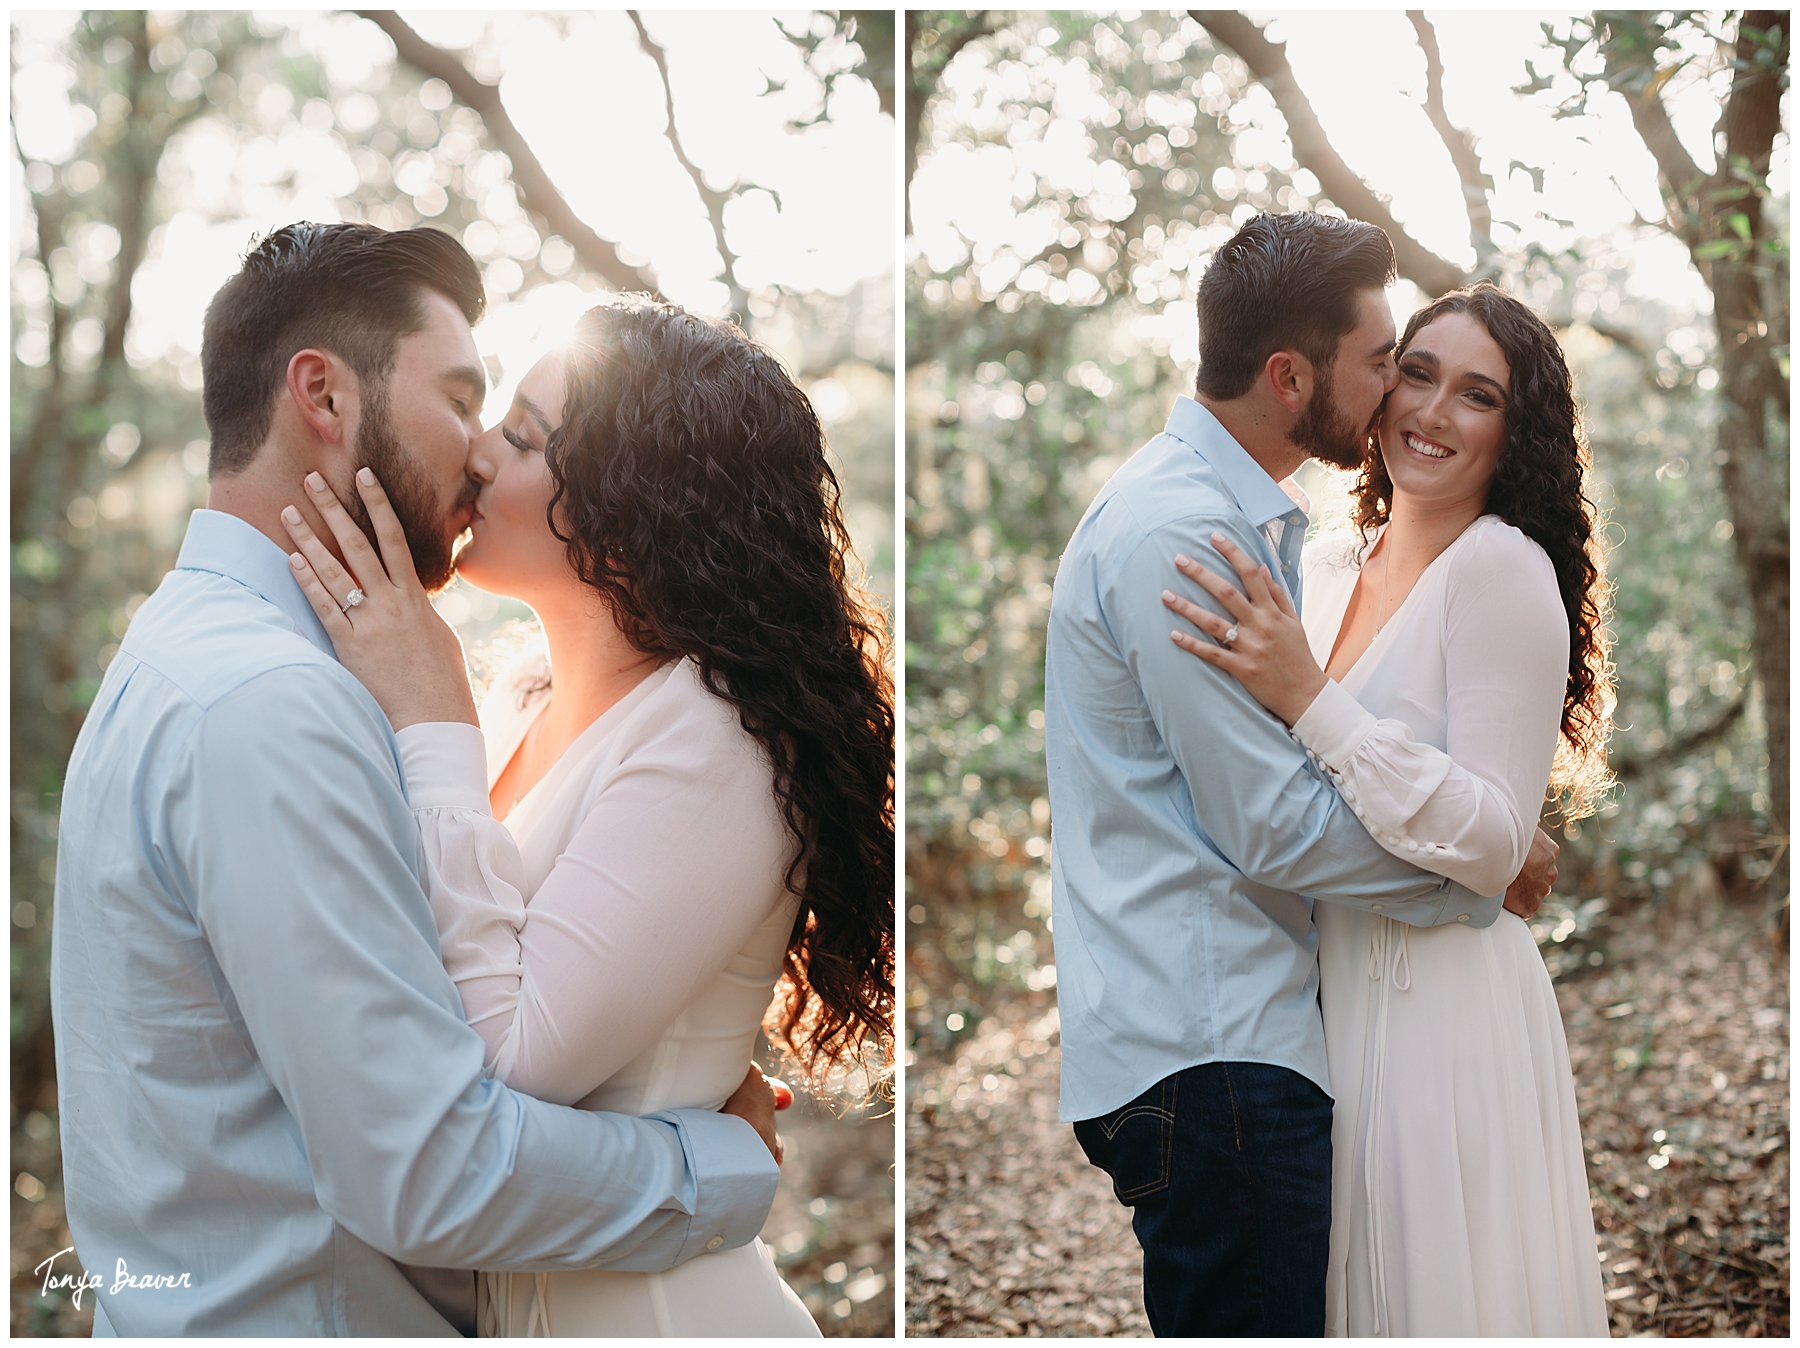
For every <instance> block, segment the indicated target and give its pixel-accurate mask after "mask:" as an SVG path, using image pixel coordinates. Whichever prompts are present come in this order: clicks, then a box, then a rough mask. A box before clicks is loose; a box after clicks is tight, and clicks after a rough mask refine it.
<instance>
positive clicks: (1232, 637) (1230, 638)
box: [1219, 623, 1238, 646]
mask: <svg viewBox="0 0 1800 1348" xmlns="http://www.w3.org/2000/svg"><path fill="white" fill-rule="evenodd" d="M1237 639H1238V625H1237V624H1236V623H1233V624H1232V625H1231V626H1230V627H1227V628H1226V629H1225V635H1224V636H1222V637H1220V638H1219V644H1220V645H1221V646H1229V645H1230V644H1231V643H1232V642H1234V641H1236V640H1237Z"/></svg>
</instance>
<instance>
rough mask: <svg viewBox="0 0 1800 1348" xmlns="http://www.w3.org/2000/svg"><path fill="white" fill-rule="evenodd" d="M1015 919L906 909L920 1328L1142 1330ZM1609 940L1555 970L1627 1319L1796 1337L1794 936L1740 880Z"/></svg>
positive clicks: (1651, 1330) (909, 1296)
mask: <svg viewBox="0 0 1800 1348" xmlns="http://www.w3.org/2000/svg"><path fill="white" fill-rule="evenodd" d="M925 916H926V914H925V913H924V912H922V911H921V909H920V908H915V909H914V917H915V922H916V921H917V919H918V918H920V917H925ZM1015 921H1016V915H1014V916H1013V918H1012V919H1008V918H1001V917H996V916H994V915H991V914H979V915H973V916H971V915H969V914H967V913H966V912H965V913H964V914H963V915H961V916H960V917H949V918H941V917H939V916H938V915H932V916H930V917H928V918H927V920H926V921H925V922H923V923H920V924H918V925H915V926H913V927H912V928H911V929H910V930H909V935H910V937H911V940H910V941H909V978H908V997H907V1003H908V1013H909V1028H910V1029H911V1031H912V1049H911V1053H910V1055H909V1069H908V1073H907V1120H906V1148H907V1152H906V1155H907V1162H906V1164H907V1170H906V1214H907V1216H906V1221H907V1228H906V1280H907V1293H906V1321H907V1324H906V1330H907V1333H908V1334H911V1335H992V1334H1007V1335H1028V1336H1033V1337H1036V1336H1040V1335H1142V1334H1147V1333H1148V1332H1149V1328H1148V1324H1147V1322H1146V1321H1145V1318H1144V1313H1143V1303H1142V1298H1141V1284H1140V1280H1139V1278H1140V1263H1139V1254H1138V1248H1137V1244H1136V1241H1135V1240H1134V1238H1133V1237H1132V1234H1131V1225H1130V1220H1129V1214H1128V1213H1127V1212H1126V1210H1125V1209H1124V1208H1122V1207H1120V1206H1119V1205H1118V1204H1117V1203H1116V1202H1115V1201H1114V1200H1113V1197H1112V1192H1111V1188H1110V1186H1109V1185H1108V1183H1107V1180H1106V1177H1105V1176H1104V1175H1103V1174H1101V1172H1100V1171H1098V1170H1096V1169H1094V1168H1093V1167H1092V1166H1090V1165H1088V1164H1087V1161H1086V1158H1085V1157H1084V1156H1083V1155H1082V1154H1081V1150H1080V1148H1079V1147H1078V1146H1076V1144H1075V1140H1074V1136H1073V1134H1072V1133H1071V1132H1070V1130H1069V1128H1068V1127H1067V1126H1066V1125H1064V1124H1059V1123H1058V1122H1057V1121H1056V1079H1057V1071H1058V1063H1059V1053H1060V1049H1059V1040H1058V1035H1057V1016H1056V1008H1055V995H1054V993H1053V992H1051V991H1047V990H1046V991H1036V992H1033V991H1031V990H1029V989H1027V988H1025V987H1021V986H1019V985H1018V980H1017V979H1007V978H994V977H993V974H994V966H993V963H992V955H993V952H994V951H995V950H996V949H998V948H1001V947H1002V946H1003V945H1004V944H1005V941H1004V940H1003V937H1004V928H1007V927H1010V926H1012V925H1014V923H1015ZM1026 930H1027V931H1028V930H1029V924H1027V929H1026ZM1021 934H1025V931H1022V932H1021ZM1591 939H1592V942H1593V946H1594V948H1595V949H1597V950H1600V951H1602V952H1603V960H1604V962H1603V964H1602V966H1601V968H1600V969H1599V970H1598V971H1597V972H1593V973H1587V974H1577V975H1575V976H1573V977H1572V978H1570V979H1569V980H1567V981H1565V982H1563V983H1561V984H1559V985H1558V989H1557V991H1558V996H1559V999H1560V1001H1561V1004H1562V1010H1563V1019H1564V1023H1565V1025H1566V1026H1567V1029H1568V1035H1569V1048H1570V1056H1571V1058H1572V1060H1573V1064H1574V1068H1575V1073H1576V1079H1577V1097H1578V1102H1579V1106H1580V1111H1581V1119H1582V1133H1583V1137H1584V1139H1585V1142H1586V1145H1587V1148H1588V1177H1589V1182H1590V1187H1591V1191H1592V1194H1593V1202H1594V1219H1595V1226H1596V1229H1597V1233H1598V1239H1599V1247H1600V1248H1599V1251H1598V1254H1599V1257H1600V1260H1601V1266H1602V1269H1603V1277H1604V1281H1605V1286H1606V1296H1607V1303H1608V1309H1609V1312H1610V1314H1611V1317H1612V1325H1613V1333H1614V1335H1615V1336H1621V1337H1623V1336H1637V1335H1669V1336H1693V1335H1730V1336H1746V1337H1758V1336H1766V1335H1778V1336H1786V1335H1787V1334H1788V1332H1789V1328H1788V1326H1789V1320H1788V1263H1789V1260H1788V1136H1787V1130H1788V1009H1787V1008H1788V980H1787V959H1786V954H1785V951H1782V950H1780V949H1778V948H1776V947H1775V946H1774V945H1773V944H1772V943H1771V940H1770V933H1769V931H1768V929H1767V928H1766V927H1763V926H1761V925H1760V924H1758V923H1757V922H1755V921H1754V920H1752V919H1751V918H1750V917H1748V916H1746V914H1745V912H1744V911H1743V910H1741V909H1739V908H1735V907H1731V906H1727V905H1725V904H1722V903H1721V904H1718V905H1714V906H1712V907H1710V908H1709V909H1708V910H1707V911H1706V912H1705V913H1704V914H1701V915H1694V914H1685V915H1684V914H1677V913H1673V912H1664V913H1662V914H1661V915H1660V916H1656V917H1652V915H1651V913H1650V910H1648V909H1640V910H1638V911H1637V912H1636V913H1633V914H1631V915H1628V916H1625V917H1620V918H1614V919H1612V920H1611V921H1608V922H1605V923H1602V924H1600V925H1598V926H1597V927H1596V929H1595V930H1594V931H1593V932H1592V933H1591ZM1044 944H1045V947H1046V948H1045V950H1044V951H1043V955H1044V957H1045V958H1048V949H1047V942H1045V943H1044ZM1030 945H1031V943H1030V941H1029V939H1028V941H1027V942H1025V943H1019V942H1017V940H1016V938H1014V942H1013V949H1014V950H1015V951H1016V952H1017V953H1015V954H1014V955H1013V956H1012V957H1010V958H1009V960H1008V961H1007V963H1008V964H1015V963H1018V962H1024V960H1026V959H1027V958H1028V957H1029V952H1030ZM978 952H980V953H981V954H982V958H980V959H977V958H976V954H977V953H978ZM980 973H986V974H987V975H988V976H987V977H985V978H982V977H977V974H980ZM1034 981H1039V982H1041V981H1043V980H1042V976H1041V974H1040V975H1039V977H1038V978H1037V979H1036V980H1034Z"/></svg>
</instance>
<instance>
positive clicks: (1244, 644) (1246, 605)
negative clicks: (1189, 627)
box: [1162, 534, 1326, 725]
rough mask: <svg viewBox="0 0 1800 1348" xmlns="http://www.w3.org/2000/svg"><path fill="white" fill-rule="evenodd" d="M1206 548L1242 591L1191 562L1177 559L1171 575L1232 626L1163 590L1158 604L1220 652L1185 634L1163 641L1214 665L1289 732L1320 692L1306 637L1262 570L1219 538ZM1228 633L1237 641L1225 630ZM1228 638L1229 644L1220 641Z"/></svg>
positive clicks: (1284, 596) (1266, 571) (1319, 672)
mask: <svg viewBox="0 0 1800 1348" xmlns="http://www.w3.org/2000/svg"><path fill="white" fill-rule="evenodd" d="M1212 543H1213V546H1214V547H1215V548H1217V549H1218V550H1219V551H1220V553H1222V554H1223V555H1224V558H1225V560H1226V561H1228V562H1230V563H1231V565H1232V567H1233V569H1234V570H1236V572H1237V573H1238V575H1239V577H1240V578H1242V580H1243V582H1244V588H1243V590H1242V591H1240V590H1239V589H1238V587H1237V586H1235V585H1233V584H1232V583H1231V582H1230V581H1228V580H1226V579H1225V578H1224V577H1223V576H1215V575H1214V574H1213V573H1212V572H1210V571H1208V570H1207V569H1206V568H1205V567H1204V566H1201V565H1200V563H1198V562H1196V561H1195V560H1194V559H1193V558H1192V557H1188V556H1185V555H1183V556H1179V557H1177V558H1176V559H1175V567H1176V569H1177V570H1179V571H1180V572H1181V574H1182V575H1184V576H1186V577H1187V578H1188V579H1189V580H1192V581H1195V582H1197V583H1198V584H1199V585H1200V587H1201V588H1202V589H1204V590H1205V591H1206V592H1207V593H1208V594H1210V595H1211V596H1212V597H1213V598H1214V599H1217V600H1218V601H1219V602H1220V603H1221V604H1223V605H1224V606H1225V611H1226V612H1227V613H1229V614H1230V615H1231V619H1232V621H1231V622H1227V621H1226V620H1225V619H1223V618H1221V617H1219V615H1218V614H1216V613H1214V612H1212V611H1211V610H1210V609H1204V608H1201V607H1200V605H1198V604H1196V603H1194V602H1192V601H1191V600H1187V599H1183V598H1182V597H1181V596H1180V595H1178V594H1176V593H1174V592H1173V591H1172V590H1164V591H1163V596H1162V601H1163V603H1164V604H1165V605H1167V606H1168V607H1169V608H1170V609H1172V610H1174V611H1175V612H1176V613H1178V614H1180V615H1181V616H1182V617H1183V618H1186V619H1187V620H1188V621H1189V622H1190V623H1192V624H1193V625H1194V626H1195V627H1198V628H1199V629H1200V630H1201V631H1202V632H1205V633H1206V634H1207V635H1208V636H1210V637H1212V638H1213V639H1214V641H1216V642H1218V643H1219V644H1217V645H1214V644H1213V642H1210V641H1202V640H1201V639H1200V638H1199V637H1196V636H1192V635H1190V634H1189V633H1186V632H1171V633H1170V634H1169V636H1170V637H1171V638H1172V639H1173V640H1174V642H1175V644H1176V645H1177V646H1179V647H1181V649H1182V650H1184V651H1189V652H1191V653H1192V654H1194V655H1197V656H1199V657H1200V658H1201V659H1202V660H1204V661H1206V662H1207V663H1208V664H1209V665H1217V666H1218V667H1219V668H1220V669H1222V670H1224V671H1225V672H1226V673H1227V674H1229V675H1231V676H1232V677H1233V678H1235V679H1236V680H1237V681H1238V682H1239V683H1241V684H1243V685H1244V687H1245V688H1246V689H1248V690H1249V693H1250V696H1251V697H1254V698H1255V699H1256V700H1257V701H1258V702H1260V703H1262V704H1263V706H1265V707H1267V708H1268V709H1269V710H1270V711H1272V712H1274V713H1275V714H1276V715H1277V716H1279V717H1280V718H1281V719H1282V720H1283V721H1285V722H1287V723H1288V724H1289V725H1293V724H1294V722H1295V721H1297V720H1299V719H1300V717H1301V715H1302V714H1303V713H1304V712H1305V711H1306V709H1307V708H1308V707H1310V706H1312V703H1313V699H1314V698H1315V697H1317V696H1318V695H1319V690H1320V689H1322V688H1324V686H1325V683H1326V679H1325V675H1324V672H1323V671H1322V670H1320V668H1319V665H1318V662H1317V661H1316V660H1314V659H1313V654H1312V648H1311V647H1310V646H1309V645H1307V642H1306V629H1305V628H1304V627H1302V626H1301V625H1300V616H1299V614H1297V613H1295V612H1294V605H1293V603H1292V601H1290V600H1289V599H1288V596H1287V591H1286V590H1284V589H1282V588H1281V586H1279V585H1277V584H1276V583H1275V581H1274V579H1273V578H1272V577H1271V576H1270V575H1269V568H1268V567H1266V566H1259V565H1258V564H1257V563H1255V562H1253V561H1251V560H1250V558H1249V556H1248V555H1247V554H1246V553H1245V552H1244V550H1243V549H1242V548H1240V547H1238V545H1237V544H1235V543H1233V542H1232V541H1231V540H1230V539H1229V538H1226V537H1225V536H1224V535H1223V534H1214V535H1213V536H1212ZM1234 625H1235V627H1236V629H1237V630H1236V633H1235V635H1233V634H1232V631H1231V629H1232V628H1233V626H1234ZM1227 636H1231V640H1230V641H1229V642H1227V641H1226V637H1227Z"/></svg>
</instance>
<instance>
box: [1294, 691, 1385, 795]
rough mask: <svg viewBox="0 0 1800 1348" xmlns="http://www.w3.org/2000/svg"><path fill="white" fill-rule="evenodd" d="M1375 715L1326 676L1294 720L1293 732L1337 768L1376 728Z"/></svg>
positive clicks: (1338, 769)
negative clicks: (1316, 691)
mask: <svg viewBox="0 0 1800 1348" xmlns="http://www.w3.org/2000/svg"><path fill="white" fill-rule="evenodd" d="M1375 725H1376V718H1375V715H1374V713H1372V712H1370V711H1369V710H1368V709H1367V708H1365V707H1364V706H1363V705H1362V703H1360V702H1358V701H1357V700H1356V699H1355V698H1353V697H1351V696H1350V694H1348V693H1346V692H1345V691H1344V689H1343V687H1342V685H1340V684H1339V683H1338V681H1337V680H1336V679H1327V680H1326V681H1325V686H1324V687H1323V688H1321V689H1320V690H1319V695H1318V696H1317V697H1315V698H1314V699H1313V701H1312V705H1311V706H1310V707H1308V708H1307V709H1306V710H1305V711H1303V712H1302V713H1300V716H1299V719H1297V720H1296V721H1295V722H1294V735H1295V736H1296V737H1297V738H1298V739H1299V741H1300V742H1301V743H1302V744H1304V745H1305V746H1306V747H1307V748H1308V749H1310V750H1312V751H1313V752H1314V753H1316V754H1317V755H1318V756H1319V757H1320V758H1322V759H1324V760H1325V762H1326V763H1327V764H1328V765H1329V766H1330V767H1331V768H1332V769H1333V770H1334V771H1337V772H1342V771H1343V770H1344V768H1345V766H1346V765H1347V764H1348V763H1349V762H1350V760H1351V758H1353V757H1354V756H1355V754H1356V751H1357V750H1358V749H1360V748H1361V747H1362V743H1363V741H1364V740H1366V739H1368V738H1369V736H1370V735H1371V734H1372V733H1373V732H1374V730H1375Z"/></svg>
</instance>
